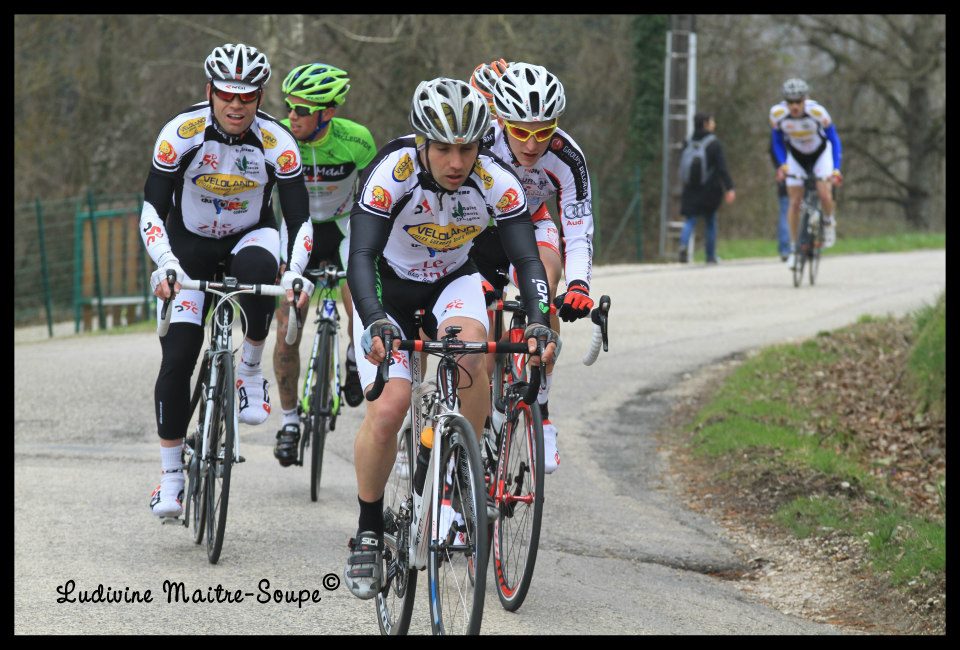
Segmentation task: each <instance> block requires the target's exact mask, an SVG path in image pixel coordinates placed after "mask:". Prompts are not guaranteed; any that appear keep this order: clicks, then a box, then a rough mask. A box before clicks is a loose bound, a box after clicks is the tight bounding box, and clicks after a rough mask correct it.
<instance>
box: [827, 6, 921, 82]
mask: <svg viewBox="0 0 960 650" xmlns="http://www.w3.org/2000/svg"><path fill="white" fill-rule="evenodd" d="M809 18H810V19H812V20H813V21H815V22H816V23H818V24H819V26H820V27H821V28H822V29H823V30H824V31H825V32H826V33H827V34H828V35H835V36H840V37H841V38H845V39H847V40H850V41H853V42H854V43H859V44H860V45H861V46H863V47H864V48H866V49H868V50H872V51H874V52H876V53H877V54H880V55H881V56H882V57H883V58H884V59H891V60H893V61H895V62H896V63H897V65H899V66H900V67H901V68H903V69H904V70H909V69H910V68H909V66H908V65H907V64H906V63H905V62H904V61H903V60H902V59H900V58H899V57H898V56H896V50H894V49H892V48H889V47H886V46H885V45H884V44H880V45H878V44H876V43H874V42H872V41H869V40H867V39H865V38H863V37H861V36H859V35H857V34H854V33H853V32H851V31H849V30H846V29H844V28H842V27H840V25H839V24H837V23H833V22H830V21H828V20H826V19H824V18H820V17H818V16H810V17H809ZM911 49H912V48H911Z"/></svg>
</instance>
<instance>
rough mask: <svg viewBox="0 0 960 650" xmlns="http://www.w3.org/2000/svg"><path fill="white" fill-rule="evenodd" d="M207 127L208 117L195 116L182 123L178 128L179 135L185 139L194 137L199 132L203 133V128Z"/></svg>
mask: <svg viewBox="0 0 960 650" xmlns="http://www.w3.org/2000/svg"><path fill="white" fill-rule="evenodd" d="M206 127H207V118H205V117H195V118H193V119H192V120H187V121H186V122H184V123H183V124H181V125H180V128H179V129H177V135H179V136H180V137H181V138H183V139H184V140H187V139H189V138H192V137H193V136H195V135H196V134H198V133H202V132H203V130H204V129H205V128H206Z"/></svg>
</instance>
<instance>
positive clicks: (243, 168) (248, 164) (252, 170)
mask: <svg viewBox="0 0 960 650" xmlns="http://www.w3.org/2000/svg"><path fill="white" fill-rule="evenodd" d="M233 165H234V167H236V168H237V170H239V171H240V173H241V174H257V173H259V172H260V165H259V164H257V161H256V160H250V159H249V158H247V157H246V156H241V157H240V158H238V159H237V160H235V161H233Z"/></svg>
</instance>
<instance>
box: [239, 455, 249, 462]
mask: <svg viewBox="0 0 960 650" xmlns="http://www.w3.org/2000/svg"><path fill="white" fill-rule="evenodd" d="M237 462H238V463H245V462H247V459H246V458H244V457H243V456H240V457H238V458H237Z"/></svg>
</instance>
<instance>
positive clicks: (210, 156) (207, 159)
mask: <svg viewBox="0 0 960 650" xmlns="http://www.w3.org/2000/svg"><path fill="white" fill-rule="evenodd" d="M204 165H209V166H210V167H211V169H214V170H215V169H216V168H217V167H219V166H220V160H219V159H218V158H217V154H215V153H205V154H203V162H201V163H200V166H201V167H203V166H204Z"/></svg>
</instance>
